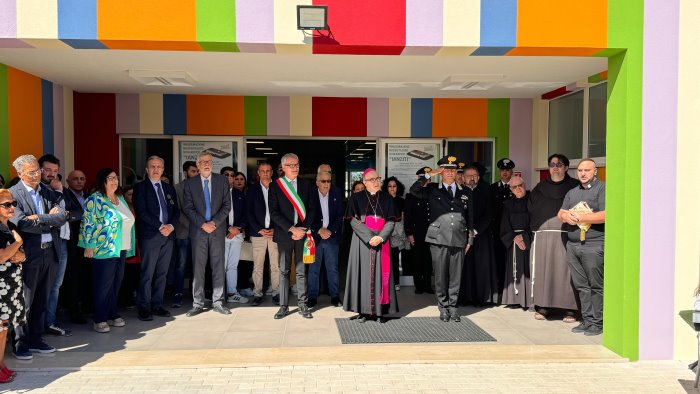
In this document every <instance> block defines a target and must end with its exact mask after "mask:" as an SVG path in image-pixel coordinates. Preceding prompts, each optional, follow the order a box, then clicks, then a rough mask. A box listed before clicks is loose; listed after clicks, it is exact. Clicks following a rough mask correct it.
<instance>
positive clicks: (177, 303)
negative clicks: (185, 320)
mask: <svg viewBox="0 0 700 394" xmlns="http://www.w3.org/2000/svg"><path fill="white" fill-rule="evenodd" d="M170 306H171V307H172V308H179V307H181V306H182V293H176V294H175V295H174V296H173V303H172V304H171V305H170Z"/></svg>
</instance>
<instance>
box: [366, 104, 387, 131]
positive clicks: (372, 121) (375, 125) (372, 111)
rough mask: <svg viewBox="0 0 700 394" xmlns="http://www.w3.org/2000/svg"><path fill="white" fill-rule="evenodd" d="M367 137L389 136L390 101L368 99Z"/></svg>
mask: <svg viewBox="0 0 700 394" xmlns="http://www.w3.org/2000/svg"><path fill="white" fill-rule="evenodd" d="M367 136H368V137H388V136H389V99H388V98H368V99H367Z"/></svg>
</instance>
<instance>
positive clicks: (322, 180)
mask: <svg viewBox="0 0 700 394" xmlns="http://www.w3.org/2000/svg"><path fill="white" fill-rule="evenodd" d="M316 182H321V183H331V180H330V179H321V180H318V181H316Z"/></svg>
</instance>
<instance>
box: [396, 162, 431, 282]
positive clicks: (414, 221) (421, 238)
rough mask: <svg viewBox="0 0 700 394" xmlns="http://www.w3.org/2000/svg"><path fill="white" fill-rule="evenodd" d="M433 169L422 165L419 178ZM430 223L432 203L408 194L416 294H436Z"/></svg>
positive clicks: (408, 231) (407, 219)
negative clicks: (434, 289)
mask: <svg viewBox="0 0 700 394" xmlns="http://www.w3.org/2000/svg"><path fill="white" fill-rule="evenodd" d="M432 170H433V169H432V168H430V167H422V168H421V169H419V170H418V171H416V176H418V177H419V179H425V174H427V173H429V172H430V171H432ZM429 224H430V205H429V204H428V201H427V200H421V199H419V198H417V197H416V196H414V195H412V194H410V193H409V194H407V195H406V207H405V210H404V230H405V231H406V237H407V238H408V241H409V242H410V243H411V250H410V256H411V263H412V265H413V286H414V287H415V293H416V294H423V293H428V294H435V292H434V291H433V287H432V281H431V279H432V275H433V265H432V263H431V257H430V245H428V244H427V243H425V233H426V232H427V231H428V225H429Z"/></svg>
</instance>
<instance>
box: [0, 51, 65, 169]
mask: <svg viewBox="0 0 700 394" xmlns="http://www.w3.org/2000/svg"><path fill="white" fill-rule="evenodd" d="M64 90H65V89H64V88H63V87H62V86H60V85H55V84H53V83H51V82H49V81H46V80H43V79H41V78H39V77H36V76H34V75H31V74H28V73H26V72H24V71H21V70H18V69H16V68H13V67H9V66H6V65H4V64H0V174H2V175H3V176H5V178H6V180H9V178H10V177H14V176H15V175H17V174H16V172H15V171H14V169H13V168H11V167H12V166H11V163H12V161H13V160H14V159H15V158H16V157H17V156H20V155H23V154H33V155H35V156H36V157H37V158H38V157H39V156H41V155H42V154H44V153H53V154H55V155H56V156H58V157H59V158H63V157H66V158H68V162H64V163H63V164H64V168H68V167H66V165H70V166H72V153H71V152H68V153H70V154H66V150H67V146H69V145H71V143H67V141H71V142H72V139H73V137H72V135H71V133H72V126H71V125H68V126H67V125H66V123H67V122H66V117H65V115H64V112H65V111H67V110H68V111H72V109H71V108H70V105H71V104H70V102H69V103H68V105H67V106H66V102H65V100H64V97H65V96H66V94H64V93H65V92H64ZM69 121H70V119H69Z"/></svg>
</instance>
